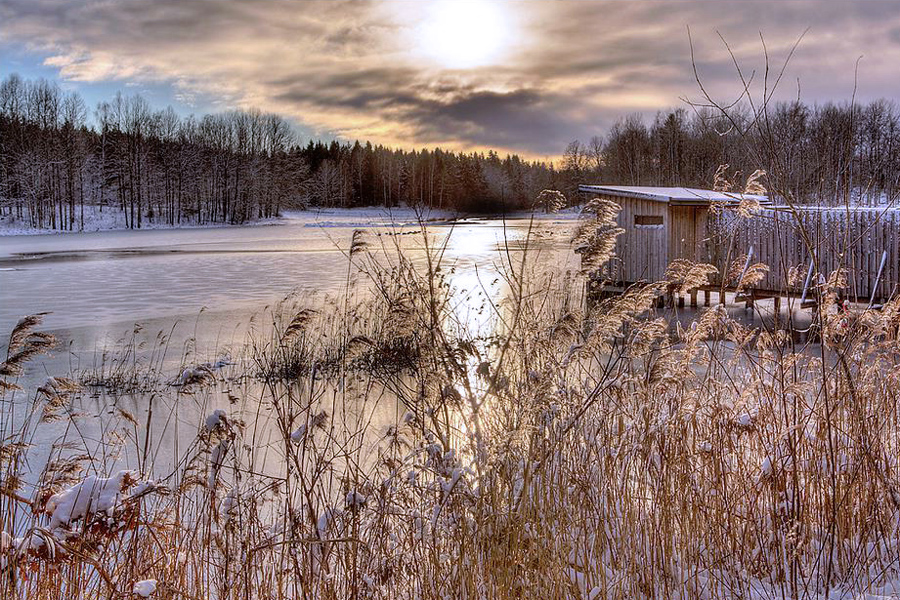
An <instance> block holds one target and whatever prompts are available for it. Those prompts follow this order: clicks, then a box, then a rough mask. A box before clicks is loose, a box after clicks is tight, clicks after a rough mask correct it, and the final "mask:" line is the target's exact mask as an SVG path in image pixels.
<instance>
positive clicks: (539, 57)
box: [0, 0, 900, 156]
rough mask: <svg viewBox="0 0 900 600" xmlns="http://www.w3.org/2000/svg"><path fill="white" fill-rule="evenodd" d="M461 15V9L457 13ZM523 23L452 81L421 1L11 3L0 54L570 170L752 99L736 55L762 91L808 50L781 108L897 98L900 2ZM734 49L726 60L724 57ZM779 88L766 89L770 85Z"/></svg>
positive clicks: (545, 8) (398, 140)
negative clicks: (633, 118)
mask: <svg viewBox="0 0 900 600" xmlns="http://www.w3.org/2000/svg"><path fill="white" fill-rule="evenodd" d="M462 5H463V6H464V5H465V3H464V2H463V3H462ZM501 8H502V9H503V10H504V11H506V13H507V14H508V15H509V17H510V22H512V23H514V30H513V31H512V32H511V35H512V36H513V37H512V41H511V42H510V44H509V48H508V49H507V50H508V51H507V52H506V54H505V55H504V56H503V57H502V60H499V61H498V62H497V64H494V65H491V66H482V67H479V68H471V69H468V70H451V69H447V68H443V69H442V68H441V67H440V66H439V65H435V64H434V63H433V61H431V62H430V61H429V60H426V58H425V57H424V56H423V54H422V53H421V52H419V51H418V50H417V48H416V42H415V38H414V36H413V35H412V34H413V33H414V32H415V30H416V23H417V20H418V19H421V18H422V15H423V14H424V13H423V11H426V10H427V5H426V4H425V3H422V2H416V1H414V0H396V1H390V2H369V1H363V0H349V1H334V0H324V1H318V2H294V1H289V0H253V1H249V0H247V1H240V0H223V1H215V2H211V1H205V0H141V1H134V0H111V1H104V2H95V1H89V2H83V3H76V2H70V1H68V0H5V2H3V3H2V4H0V39H2V40H3V42H2V43H3V44H8V45H11V46H13V45H14V46H15V47H22V46H24V47H26V48H28V49H29V50H30V51H31V52H32V53H34V55H35V56H40V57H42V58H44V59H46V64H48V65H50V66H54V67H56V68H58V69H59V73H60V77H61V78H63V79H66V80H69V81H73V82H78V81H88V82H96V81H119V82H121V83H123V84H125V83H142V82H168V83H172V84H174V86H175V87H176V89H177V90H179V93H183V94H202V95H205V96H213V97H218V98H221V99H222V101H223V102H225V103H227V104H229V105H233V106H249V105H255V106H259V107H260V108H263V109H266V110H276V111H279V112H282V113H284V114H287V115H289V116H291V117H293V118H294V119H296V120H297V121H298V122H300V123H302V124H304V125H305V126H307V127H309V128H310V129H314V130H326V131H332V132H336V133H337V134H339V135H342V136H345V137H347V138H350V139H354V138H360V139H364V138H367V139H372V140H373V141H377V142H382V143H388V144H397V145H404V146H420V145H423V144H438V143H439V144H444V145H449V146H452V147H454V148H458V149H468V148H483V147H495V148H499V149H500V150H508V151H517V152H521V153H525V154H528V155H532V156H554V155H558V154H559V153H560V152H561V151H562V149H563V148H564V146H565V144H566V142H567V141H569V140H571V139H573V138H576V137H579V138H581V139H586V138H588V137H590V136H591V135H596V134H602V133H603V131H604V130H605V129H606V128H608V127H609V126H610V125H611V124H612V123H613V122H614V121H615V120H616V119H618V118H619V117H621V116H624V115H626V114H628V113H632V112H635V111H640V112H645V113H650V114H652V113H654V112H655V111H656V110H659V109H666V108H670V107H674V106H678V105H680V99H681V98H682V97H685V96H690V97H696V95H697V94H698V87H697V85H696V82H695V81H694V76H693V67H692V64H691V43H690V42H689V38H688V28H690V40H691V42H692V43H693V50H694V57H695V61H696V67H697V69H698V72H699V73H700V75H701V76H702V78H703V80H704V83H705V85H706V86H707V89H708V90H710V91H711V93H713V94H714V95H716V96H720V97H722V98H730V97H732V96H733V95H734V94H735V93H738V92H739V91H740V85H739V78H738V76H737V73H736V71H735V67H734V65H733V64H732V55H733V57H734V59H735V60H737V61H738V62H739V64H740V65H741V68H742V69H743V70H744V72H745V74H747V75H749V74H750V73H751V72H755V73H756V75H755V77H754V81H755V82H756V85H757V86H758V87H756V88H754V91H755V92H756V93H761V90H762V86H763V85H765V81H764V77H763V75H762V74H763V73H764V71H765V66H766V65H765V57H764V54H763V42H762V41H761V37H760V34H762V36H763V39H764V40H765V48H766V50H767V51H768V53H769V57H770V63H771V64H770V66H771V67H772V71H771V72H773V73H775V72H777V71H778V70H779V69H780V67H781V64H782V61H784V59H785V57H786V56H787V54H788V53H789V52H790V51H791V48H792V47H793V45H794V44H795V42H796V41H797V39H798V37H799V36H800V35H801V34H803V32H804V31H807V33H806V34H805V37H804V39H803V42H802V43H801V44H800V46H799V48H798V49H797V51H796V54H795V55H794V57H793V59H792V61H791V64H790V65H789V67H788V69H787V70H786V72H785V77H784V82H783V90H782V97H784V98H789V97H793V96H795V95H796V93H797V85H798V84H797V81H798V79H799V82H800V83H799V85H800V89H801V90H802V93H803V96H804V98H805V99H807V100H810V101H823V100H827V99H837V100H842V99H846V98H848V97H849V95H850V94H851V93H852V91H853V85H854V68H855V64H856V60H857V58H858V57H859V56H861V55H862V56H863V57H864V58H863V59H862V61H861V62H860V69H859V89H858V97H860V98H862V99H867V98H876V97H898V96H900V80H898V78H897V77H896V65H897V64H900V1H894V0H868V1H866V0H844V1H840V0H819V1H813V0H759V1H752V0H732V1H726V2H723V1H715V2H714V1H711V0H692V1H683V0H646V1H640V2H632V1H626V0H610V1H601V2H585V1H580V0H570V1H553V2H550V1H547V2H537V1H527V0H507V1H503V2H502V4H501ZM726 42H727V44H728V46H726V45H725V43H726ZM769 84H771V80H770V81H769Z"/></svg>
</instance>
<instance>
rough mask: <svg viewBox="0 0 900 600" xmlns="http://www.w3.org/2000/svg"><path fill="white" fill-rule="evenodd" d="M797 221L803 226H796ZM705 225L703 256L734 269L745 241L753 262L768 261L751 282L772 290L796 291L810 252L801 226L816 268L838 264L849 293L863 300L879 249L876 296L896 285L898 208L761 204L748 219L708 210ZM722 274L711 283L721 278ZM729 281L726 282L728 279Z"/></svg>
mask: <svg viewBox="0 0 900 600" xmlns="http://www.w3.org/2000/svg"><path fill="white" fill-rule="evenodd" d="M801 225H802V228H801ZM707 227H708V230H709V235H708V237H707V254H706V256H707V257H708V258H707V261H708V262H710V263H711V264H713V265H715V266H716V267H717V268H718V269H719V272H720V274H721V273H728V272H729V270H730V269H734V268H739V267H740V266H743V263H744V261H745V259H746V256H747V251H748V249H749V247H750V246H753V249H754V258H753V262H754V263H756V262H762V263H765V264H767V265H768V266H769V272H768V274H767V275H766V277H765V279H763V281H761V282H760V283H759V284H758V285H757V286H756V287H757V288H759V289H765V290H771V291H782V292H784V291H789V292H793V293H799V292H800V291H802V287H803V282H804V280H805V278H806V273H807V270H808V268H809V264H810V261H812V260H813V257H812V254H813V253H811V252H810V251H809V249H808V245H807V243H806V242H805V241H804V234H803V231H804V230H805V232H806V236H807V237H808V238H809V242H810V243H811V245H812V247H813V248H815V249H816V252H815V254H817V256H816V258H815V271H816V272H817V273H820V274H821V276H822V277H828V275H829V274H830V273H832V272H833V271H834V270H836V269H838V268H842V269H845V270H846V272H847V292H848V295H849V296H850V298H852V299H857V300H860V301H862V300H868V299H869V298H870V297H871V295H872V292H873V287H874V285H875V279H876V276H877V274H878V267H879V265H880V263H881V256H882V252H883V251H885V250H887V252H888V258H887V262H886V263H885V268H884V272H883V274H882V277H881V280H880V282H879V283H878V288H877V290H874V291H875V296H876V298H878V299H882V300H883V299H886V298H889V297H891V296H892V295H893V294H894V293H896V292H897V291H898V284H900V249H898V244H900V211H898V210H888V211H885V210H878V209H865V210H852V211H846V210H841V209H839V208H835V209H830V210H816V209H805V210H799V211H798V212H796V213H795V212H793V211H790V210H787V209H781V208H778V209H764V210H762V211H760V212H758V213H756V214H755V215H754V216H753V217H751V218H740V217H738V216H737V215H736V213H735V212H734V211H730V210H720V211H711V212H710V214H709V217H708V223H707ZM721 279H722V277H721V275H720V276H719V277H717V279H716V282H715V283H716V284H720V283H721ZM727 283H730V282H727Z"/></svg>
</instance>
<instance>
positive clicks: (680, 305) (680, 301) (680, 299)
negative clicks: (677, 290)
mask: <svg viewBox="0 0 900 600" xmlns="http://www.w3.org/2000/svg"><path fill="white" fill-rule="evenodd" d="M678 308H684V296H682V295H681V294H678Z"/></svg>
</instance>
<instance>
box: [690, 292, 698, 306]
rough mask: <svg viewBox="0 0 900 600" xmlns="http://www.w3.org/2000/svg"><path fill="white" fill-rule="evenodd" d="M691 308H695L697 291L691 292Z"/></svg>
mask: <svg viewBox="0 0 900 600" xmlns="http://www.w3.org/2000/svg"><path fill="white" fill-rule="evenodd" d="M691 308H697V289H696V288H694V289H692V290H691Z"/></svg>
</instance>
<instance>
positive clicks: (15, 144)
mask: <svg viewBox="0 0 900 600" xmlns="http://www.w3.org/2000/svg"><path fill="white" fill-rule="evenodd" d="M91 116H92V117H93V119H91V120H90V122H91V123H92V124H90V125H89V117H91ZM557 177H558V174H557V173H556V171H555V170H554V168H553V166H552V165H550V164H547V163H541V162H531V161H526V160H522V159H520V158H519V157H518V156H506V157H505V158H501V157H500V156H499V155H498V154H497V153H496V152H487V153H468V154H467V153H454V152H449V151H445V150H441V149H440V148H436V149H432V150H411V151H407V150H398V149H391V148H386V147H384V146H375V145H372V144H371V143H369V142H366V143H360V142H355V143H352V144H351V143H341V142H337V141H333V142H330V143H323V142H321V141H312V140H310V141H309V142H308V143H306V144H300V143H298V139H297V138H296V136H295V135H294V133H293V131H292V128H291V126H290V125H289V123H288V121H287V120H286V119H284V118H282V117H280V116H278V115H274V114H266V113H262V112H260V111H255V110H249V111H231V112H226V113H222V114H212V115H203V116H202V117H194V116H189V117H181V116H179V115H178V114H177V113H176V112H175V111H174V110H173V109H172V108H171V107H169V108H166V109H163V110H154V109H153V108H152V107H151V106H150V105H149V104H148V103H147V101H146V100H145V99H144V98H143V97H141V96H139V95H134V96H124V95H123V94H121V93H118V94H116V96H115V97H114V98H113V99H112V100H111V101H108V102H100V103H99V104H98V106H97V107H96V108H95V109H93V111H92V112H91V113H90V114H89V109H88V107H87V106H86V104H85V102H84V100H83V99H82V98H81V97H80V96H79V95H78V94H77V93H75V92H63V91H62V90H61V89H60V88H59V87H58V86H57V85H56V84H55V83H52V82H48V81H46V80H36V81H30V80H25V79H22V78H20V77H19V76H17V75H10V76H8V77H7V78H5V79H4V80H3V82H2V83H0V215H7V216H12V217H15V218H17V219H20V220H24V221H25V222H27V223H28V224H29V225H31V226H32V227H48V228H52V229H63V230H77V229H80V228H81V226H82V224H83V219H84V212H85V211H84V207H85V206H101V207H111V208H113V209H121V210H122V211H124V212H125V217H126V221H125V223H126V226H127V227H129V228H135V229H136V228H140V227H142V226H143V225H144V224H145V223H147V222H163V223H167V224H170V225H178V224H182V223H242V222H244V221H247V220H252V219H258V218H265V217H271V216H276V215H278V214H279V212H280V211H281V210H283V209H287V208H303V207H306V206H310V205H313V206H323V207H353V206H372V205H378V206H397V205H400V204H405V205H410V206H427V207H433V208H441V209H457V210H461V211H499V210H503V209H515V208H522V207H525V206H528V205H530V203H531V202H532V201H533V199H534V198H535V197H536V196H537V194H538V193H539V192H540V191H541V190H542V189H544V188H546V187H553V186H554V185H555V179H556V178H557Z"/></svg>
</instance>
